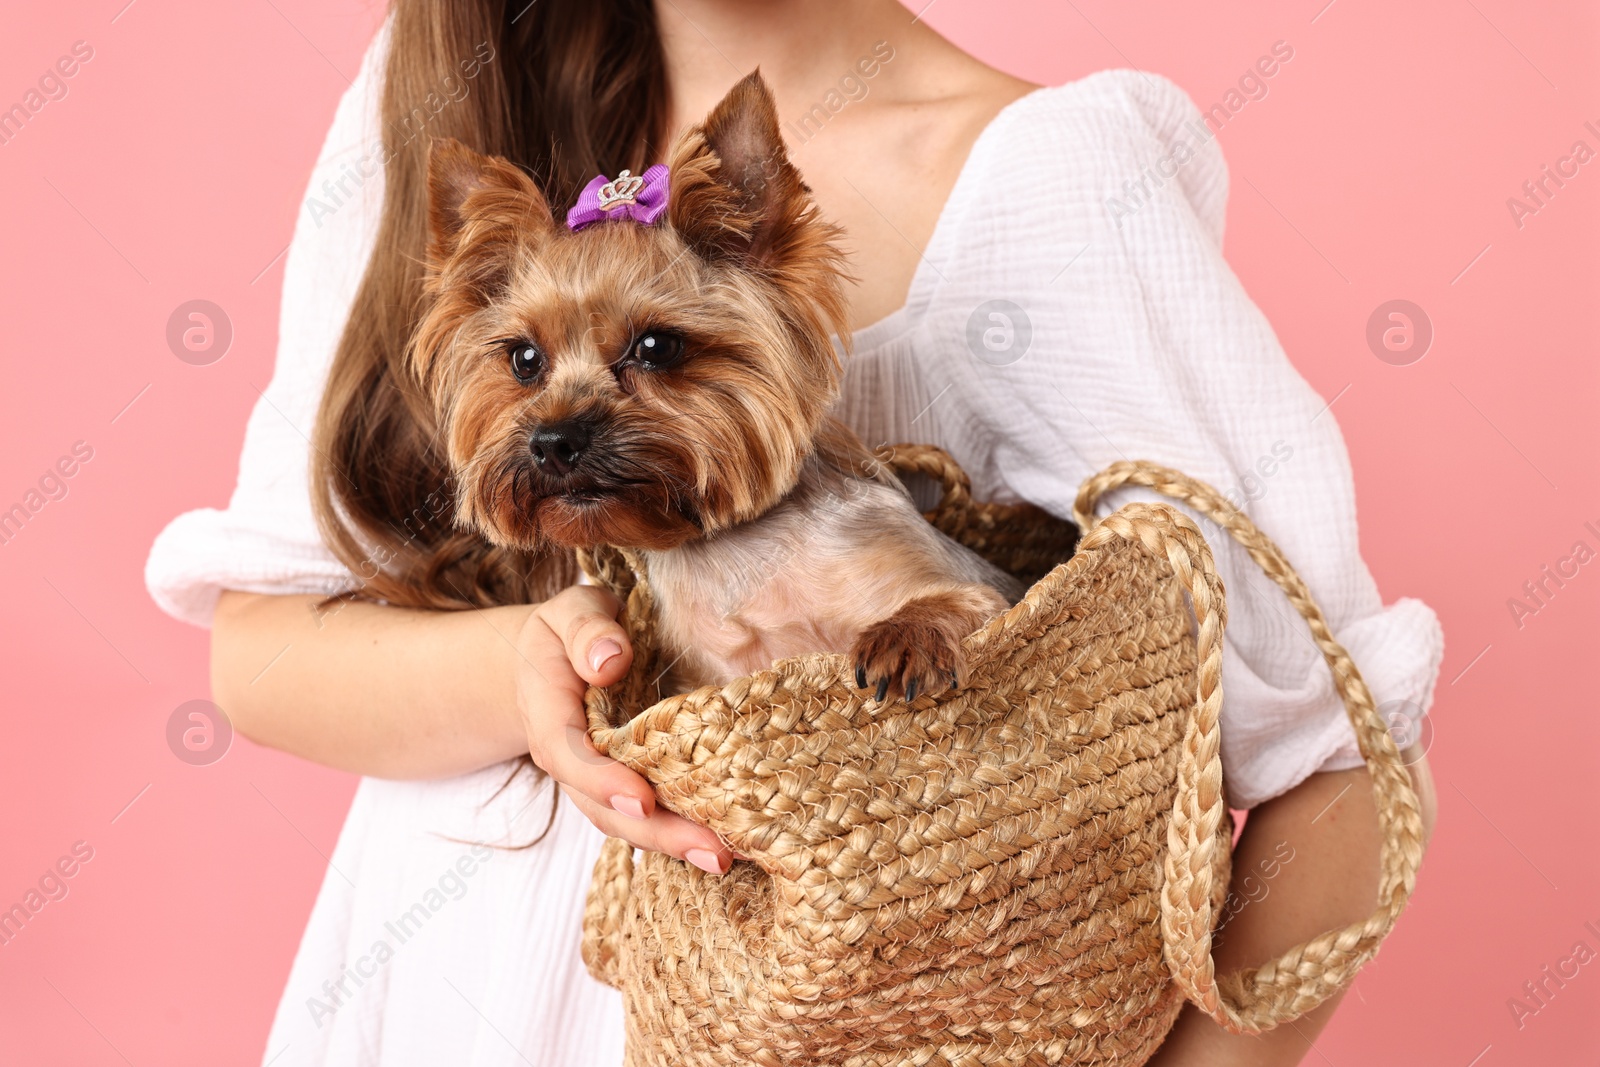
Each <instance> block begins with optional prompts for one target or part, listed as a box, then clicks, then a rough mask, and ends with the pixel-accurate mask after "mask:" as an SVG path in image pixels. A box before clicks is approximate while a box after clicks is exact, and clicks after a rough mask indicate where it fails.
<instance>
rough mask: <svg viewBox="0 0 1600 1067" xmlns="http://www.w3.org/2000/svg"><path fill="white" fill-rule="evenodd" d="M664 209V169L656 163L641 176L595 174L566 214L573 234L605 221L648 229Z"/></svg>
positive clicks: (665, 193) (665, 187)
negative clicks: (630, 222) (624, 220)
mask: <svg viewBox="0 0 1600 1067" xmlns="http://www.w3.org/2000/svg"><path fill="white" fill-rule="evenodd" d="M666 209H667V167H666V164H664V163H657V164H656V165H655V166H653V167H651V168H650V169H649V170H647V171H645V172H644V173H643V174H631V173H629V172H628V171H622V172H621V173H620V174H618V175H617V176H616V178H615V179H611V178H607V177H606V176H605V175H604V174H596V175H595V176H594V177H593V178H592V179H590V181H589V184H588V185H585V186H584V187H583V192H581V193H579V194H578V202H577V203H576V204H573V205H572V210H571V211H568V212H567V228H568V229H570V230H573V231H577V230H581V229H583V228H584V227H585V226H588V225H591V224H593V223H596V222H604V221H606V220H607V219H629V220H631V221H633V222H637V223H638V224H639V225H641V226H649V225H651V224H652V223H654V222H655V221H656V219H658V218H660V217H661V213H662V212H663V211H665V210H666Z"/></svg>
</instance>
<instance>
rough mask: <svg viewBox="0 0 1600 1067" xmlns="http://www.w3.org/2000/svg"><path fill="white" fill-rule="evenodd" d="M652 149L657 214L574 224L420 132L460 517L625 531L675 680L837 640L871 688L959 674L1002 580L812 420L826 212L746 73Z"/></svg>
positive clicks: (839, 315) (435, 318)
mask: <svg viewBox="0 0 1600 1067" xmlns="http://www.w3.org/2000/svg"><path fill="white" fill-rule="evenodd" d="M669 166H670V168H671V178H670V199H669V204H668V208H667V212H666V215H665V218H664V220H662V221H660V222H658V223H657V224H656V225H654V226H649V227H646V226H640V225H635V224H633V223H628V222H609V221H607V222H600V223H596V224H594V225H591V226H589V227H587V228H585V229H584V230H583V231H581V232H577V233H574V232H571V231H570V230H568V229H567V227H566V226H565V225H564V224H562V223H561V222H560V221H558V220H557V218H556V217H555V215H554V214H553V213H552V211H551V208H550V206H549V205H548V204H547V203H546V202H545V200H544V198H543V197H542V196H541V194H540V192H539V190H538V189H537V188H536V187H535V186H534V184H533V183H532V182H531V181H530V180H529V179H528V177H527V176H526V175H525V174H523V173H522V172H521V171H520V170H518V169H517V168H516V167H515V166H513V165H512V164H510V163H508V162H507V161H505V160H502V159H494V158H486V157H483V156H480V155H478V154H476V153H474V152H472V151H470V150H469V149H467V148H465V147H463V146H462V145H460V144H457V143H455V142H453V141H445V142H441V143H438V144H435V145H434V147H433V150H432V152H431V154H430V158H429V174H428V180H429V197H430V204H429V212H430V215H429V220H430V233H431V236H430V243H429V252H428V263H427V268H428V273H427V283H426V290H425V292H426V296H427V299H428V306H427V309H426V312H425V315H424V317H423V319H422V321H421V323H420V325H419V327H418V330H417V334H416V338H415V343H414V345H413V348H412V357H411V358H412V361H413V368H412V369H413V371H414V372H415V373H416V374H417V375H418V377H419V378H420V380H421V381H422V382H423V383H424V384H425V386H426V389H427V392H428V395H429V396H430V397H431V398H432V400H433V403H434V406H435V409H436V414H437V416H438V421H439V425H440V426H441V427H442V433H443V435H444V442H443V443H444V445H445V447H446V450H447V452H448V456H449V460H450V464H451V467H452V469H453V470H454V471H455V473H456V479H457V484H458V486H459V489H458V498H457V517H458V521H460V522H462V523H463V524H465V525H468V526H470V527H474V528H476V529H477V530H479V531H480V532H481V533H482V534H483V535H484V536H486V537H488V538H489V539H490V540H491V541H494V542H495V543H497V544H502V545H507V546H512V547H518V548H525V549H536V548H540V547H545V546H549V545H558V546H563V547H568V548H575V547H587V546H593V545H598V544H614V545H621V546H627V547H633V548H638V549H642V550H645V555H646V559H647V561H648V563H649V567H650V576H651V582H652V585H653V586H654V588H655V591H656V595H657V601H658V605H659V608H660V611H661V618H662V624H663V627H662V629H663V635H664V638H665V640H666V643H667V644H668V646H669V647H668V648H667V649H666V650H665V651H666V656H667V658H668V659H669V660H674V657H676V659H675V661H674V666H673V669H672V676H671V684H672V685H673V686H674V687H675V688H676V687H687V686H692V685H696V684H704V683H708V682H722V681H727V680H729V679H731V678H733V677H736V676H738V675H741V674H747V673H750V672H751V671H754V670H758V669H760V668H763V667H766V666H769V665H770V664H771V663H772V662H773V661H774V660H776V659H780V658H783V657H786V656H792V655H798V654H801V653H806V652H815V651H838V652H847V653H850V654H851V655H853V656H854V658H855V663H856V665H857V680H858V684H860V685H863V686H876V687H877V694H876V695H877V696H878V697H879V699H883V698H885V697H886V696H887V694H888V693H889V692H890V691H891V690H893V691H895V692H897V693H904V694H906V695H908V696H911V697H915V695H916V694H917V693H918V691H921V692H928V691H929V690H930V689H936V688H943V687H944V686H946V685H949V684H952V683H953V682H956V681H958V680H959V679H960V677H961V674H962V669H963V665H962V661H961V650H960V641H961V638H962V637H964V636H965V635H966V634H968V633H970V632H971V631H972V630H973V629H974V628H975V627H976V626H977V625H978V624H980V623H981V622H982V621H983V620H984V619H986V618H987V617H989V616H991V615H993V614H994V613H995V612H997V611H999V610H1001V609H1003V608H1004V607H1005V606H1006V604H1007V602H1008V601H1011V600H1015V599H1016V597H1017V596H1018V595H1020V588H1019V587H1018V586H1017V584H1016V583H1015V582H1014V581H1012V580H1011V579H1010V578H1009V577H1007V576H1006V575H1004V574H1002V573H1001V572H999V571H998V570H996V569H995V568H993V567H991V566H989V565H988V564H986V563H984V562H983V561H982V560H980V559H978V557H976V556H974V555H973V554H971V553H970V552H967V551H966V550H964V549H961V548H959V547H958V546H956V545H955V544H954V543H952V542H950V541H949V540H947V539H945V538H944V537H943V536H942V535H940V534H938V533H937V532H936V531H934V529H933V527H932V526H930V525H929V524H928V523H927V522H926V521H925V520H923V519H922V517H921V516H920V515H919V514H918V513H917V511H916V509H915V507H914V506H913V505H912V503H911V500H910V498H909V497H908V496H907V494H906V493H905V491H904V489H903V488H902V487H901V486H900V485H899V483H898V482H897V481H896V480H895V479H894V478H893V476H892V475H890V474H889V473H888V472H887V471H885V470H882V469H881V468H880V467H878V466H877V465H876V464H875V461H874V460H873V459H872V458H871V456H870V455H869V454H868V453H867V451H866V450H865V448H863V447H862V445H861V443H860V441H859V440H857V439H856V437H855V436H854V434H852V433H851V432H850V431H849V430H847V429H846V428H845V427H843V426H842V425H841V424H839V423H838V422H837V421H835V420H833V419H831V418H830V417H829V416H828V414H827V413H828V409H829V407H830V406H831V405H832V403H833V401H834V400H835V398H836V397H837V395H838V390H839V379H840V372H841V367H840V363H839V358H838V355H837V351H836V349H835V347H834V342H833V337H834V335H835V334H838V335H841V336H845V335H846V334H845V328H846V319H845V310H844V298H843V295H842V290H841V284H840V283H841V278H842V270H843V257H842V255H841V253H840V251H839V249H838V245H837V239H838V236H839V233H838V231H837V229H836V228H835V227H833V226H831V225H830V224H828V223H826V222H825V221H823V220H822V219H821V218H820V217H819V216H818V214H817V210H816V207H815V205H814V204H813V203H812V200H811V196H810V193H809V190H808V189H807V188H806V187H805V185H804V183H803V182H802V181H801V179H800V175H799V173H798V172H797V171H796V169H795V168H794V166H793V165H792V164H791V163H790V162H789V160H788V157H787V155H786V154H785V152H784V149H783V142H782V139H781V137H780V135H779V132H778V122H777V116H776V112H775V110H774V107H773V103H772V97H771V94H770V93H769V92H768V90H767V88H766V85H765V84H764V83H763V82H762V81H761V78H760V75H759V74H752V75H751V76H750V77H748V78H746V79H744V80H743V81H741V82H740V83H739V84H738V85H737V86H735V87H734V88H733V90H732V91H730V92H729V94H728V95H727V97H725V98H724V99H723V101H722V102H721V103H720V104H719V105H718V106H717V107H716V109H715V110H713V111H712V113H711V114H710V116H708V117H707V119H706V121H705V122H704V123H703V124H701V125H700V126H698V127H696V128H694V129H693V130H691V131H689V132H688V133H686V134H685V135H684V136H683V137H681V138H680V139H679V141H678V142H677V144H676V145H675V146H674V148H673V150H672V153H671V156H670V160H669ZM514 368H515V370H514ZM1002 591H1003V592H1002Z"/></svg>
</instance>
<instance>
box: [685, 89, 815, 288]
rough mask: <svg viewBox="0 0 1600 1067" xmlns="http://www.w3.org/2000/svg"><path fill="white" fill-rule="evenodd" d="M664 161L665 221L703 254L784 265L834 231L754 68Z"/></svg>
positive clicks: (757, 264) (762, 265)
mask: <svg viewBox="0 0 1600 1067" xmlns="http://www.w3.org/2000/svg"><path fill="white" fill-rule="evenodd" d="M670 166H671V168H672V187H671V194H670V199H669V203H668V205H667V221H668V222H669V223H670V224H671V226H672V228H673V229H674V230H676V231H677V232H678V234H679V235H680V236H682V237H683V239H684V241H685V243H687V244H688V245H689V246H690V247H691V248H693V249H694V250H695V252H696V253H698V254H699V255H701V256H702V257H704V258H706V259H711V260H719V259H720V260H733V261H736V262H740V263H742V264H747V265H750V266H753V267H758V268H768V269H778V270H782V269H784V268H785V267H787V266H789V265H791V264H792V263H794V262H795V260H796V259H797V258H798V257H803V256H804V255H806V254H807V253H808V252H815V251H819V250H821V248H825V247H826V246H827V244H828V242H829V241H830V240H831V239H832V237H833V236H834V234H835V231H834V230H833V228H832V227H830V226H827V225H826V224H824V223H822V222H821V221H820V220H819V219H818V218H817V217H816V210H815V208H814V207H813V206H812V202H811V192H810V190H809V189H807V188H806V185H805V183H804V182H803V181H802V180H801V178H800V172H799V171H798V170H796V169H795V167H794V164H793V163H790V162H789V154H788V153H787V152H786V151H785V150H784V147H783V136H782V134H781V133H779V131H778V110H777V107H776V105H775V104H774V103H773V100H772V93H771V91H770V90H769V89H768V88H767V83H766V82H765V81H764V80H762V77H761V72H760V71H759V70H758V71H755V72H754V73H752V74H749V75H747V76H746V77H745V78H744V79H743V80H741V81H740V82H739V83H738V84H737V85H735V86H734V87H733V88H732V89H731V90H729V91H728V95H727V96H725V97H723V98H722V102H721V103H719V104H718V105H717V106H716V107H715V108H714V109H713V110H712V112H711V114H710V115H708V116H707V117H706V120H705V122H703V123H701V124H700V125H698V126H696V127H694V128H692V129H691V130H689V131H688V132H687V133H685V134H684V135H683V136H682V137H681V138H680V139H679V140H678V143H677V144H676V145H675V146H674V147H673V153H672V160H671V163H670Z"/></svg>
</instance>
